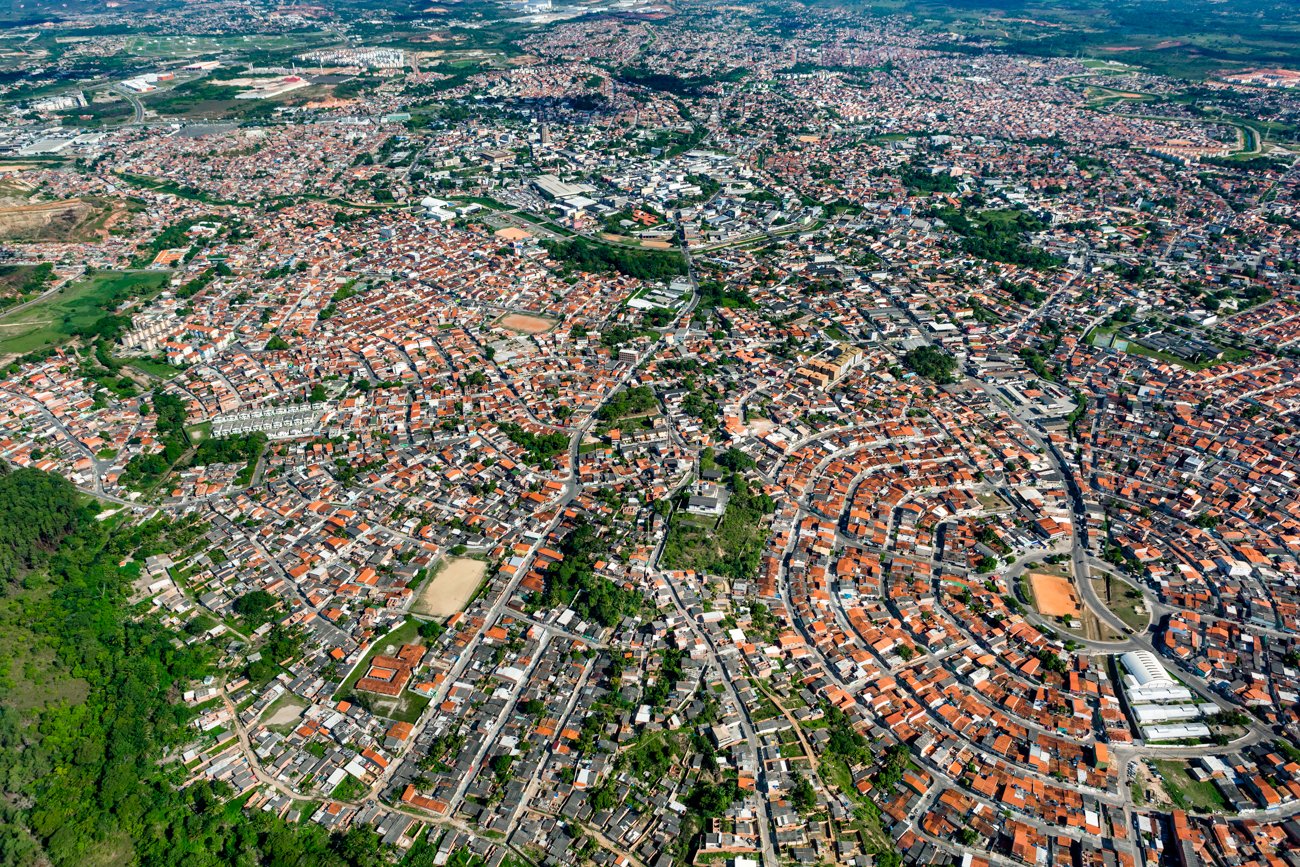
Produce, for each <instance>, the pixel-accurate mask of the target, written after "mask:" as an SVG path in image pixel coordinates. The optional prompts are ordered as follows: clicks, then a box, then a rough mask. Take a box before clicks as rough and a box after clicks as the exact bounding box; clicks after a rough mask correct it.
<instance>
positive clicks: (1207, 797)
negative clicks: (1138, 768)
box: [1151, 759, 1226, 813]
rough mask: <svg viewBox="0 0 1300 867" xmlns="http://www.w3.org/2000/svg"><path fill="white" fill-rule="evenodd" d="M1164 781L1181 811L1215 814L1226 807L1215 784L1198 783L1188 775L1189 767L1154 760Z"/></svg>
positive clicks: (1182, 764) (1180, 763) (1167, 790)
mask: <svg viewBox="0 0 1300 867" xmlns="http://www.w3.org/2000/svg"><path fill="white" fill-rule="evenodd" d="M1151 764H1153V765H1155V766H1156V768H1157V769H1158V770H1159V771H1160V774H1161V776H1162V777H1163V779H1164V786H1165V791H1166V792H1168V793H1169V797H1170V799H1171V800H1173V802H1174V805H1175V806H1177V807H1179V808H1180V809H1186V810H1200V811H1202V812H1207V813H1210V812H1214V811H1216V810H1222V809H1223V808H1224V806H1226V802H1225V801H1224V800H1223V795H1221V794H1219V790H1218V789H1216V788H1215V787H1214V784H1213V783H1210V782H1204V783H1198V782H1197V781H1196V780H1193V779H1192V778H1191V777H1190V776H1188V774H1187V765H1185V764H1184V763H1183V762H1177V761H1169V760H1159V759H1155V760H1152V762H1151Z"/></svg>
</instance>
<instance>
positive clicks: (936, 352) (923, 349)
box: [903, 344, 957, 385]
mask: <svg viewBox="0 0 1300 867" xmlns="http://www.w3.org/2000/svg"><path fill="white" fill-rule="evenodd" d="M903 363H904V364H906V365H907V366H908V367H909V368H911V369H912V370H914V371H916V372H917V373H919V374H920V375H921V376H924V377H925V378H926V379H928V380H930V381H931V382H935V383H938V384H939V385H943V384H945V383H951V382H956V381H957V377H956V376H955V372H956V370H957V360H956V359H955V358H953V357H952V356H951V355H949V354H948V353H946V352H944V351H943V350H942V349H939V348H938V347H937V346H930V345H928V344H927V345H926V346H918V347H917V348H916V349H909V350H908V351H907V354H905V355H904V356H903Z"/></svg>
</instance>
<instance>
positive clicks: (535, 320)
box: [499, 313, 555, 334]
mask: <svg viewBox="0 0 1300 867" xmlns="http://www.w3.org/2000/svg"><path fill="white" fill-rule="evenodd" d="M499 324H500V326H501V327H502V328H509V329H510V330H511V331H518V332H519V333H521V334H545V333H546V332H548V331H550V330H551V329H552V328H554V327H555V320H553V319H547V318H546V317H544V316H525V315H524V314H522V313H510V314H508V315H506V316H502V317H501V321H500V323H499Z"/></svg>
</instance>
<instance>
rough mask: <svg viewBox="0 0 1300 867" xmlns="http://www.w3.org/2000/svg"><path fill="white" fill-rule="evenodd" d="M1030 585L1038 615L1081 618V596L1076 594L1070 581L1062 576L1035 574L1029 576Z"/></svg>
mask: <svg viewBox="0 0 1300 867" xmlns="http://www.w3.org/2000/svg"><path fill="white" fill-rule="evenodd" d="M1029 583H1030V585H1031V586H1032V587H1033V590H1034V604H1035V605H1036V606H1037V608H1038V613H1039V614H1042V615H1044V616H1046V617H1064V616H1065V615H1067V614H1068V615H1070V616H1071V617H1078V616H1080V615H1081V614H1082V613H1083V611H1082V609H1080V608H1079V595H1078V594H1077V593H1075V592H1074V585H1073V584H1071V583H1070V579H1068V578H1062V577H1061V576H1060V575H1046V574H1043V573H1042V572H1035V573H1033V574H1031V575H1030V576H1029Z"/></svg>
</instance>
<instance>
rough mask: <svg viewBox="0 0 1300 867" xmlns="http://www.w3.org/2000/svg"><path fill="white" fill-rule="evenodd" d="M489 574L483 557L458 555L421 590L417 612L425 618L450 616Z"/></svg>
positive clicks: (459, 608) (417, 602)
mask: <svg viewBox="0 0 1300 867" xmlns="http://www.w3.org/2000/svg"><path fill="white" fill-rule="evenodd" d="M486 574H487V564H486V563H484V562H483V561H482V560H473V559H471V558H469V557H457V558H454V559H452V560H450V561H448V562H447V564H446V565H445V566H443V567H442V569H440V570H438V574H437V575H434V576H433V577H432V578H430V579H429V580H428V581H427V582H425V584H424V587H423V588H421V590H420V596H419V598H418V599H416V600H415V607H414V609H413V610H414V612H415V613H416V614H423V615H425V616H426V617H450V616H451V615H453V614H455V613H456V612H457V611H460V610H461V609H462V608H464V607H465V604H466V603H467V602H469V600H470V598H471V597H473V595H474V591H476V590H478V585H479V584H481V583H482V582H483V576H484V575H486Z"/></svg>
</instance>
